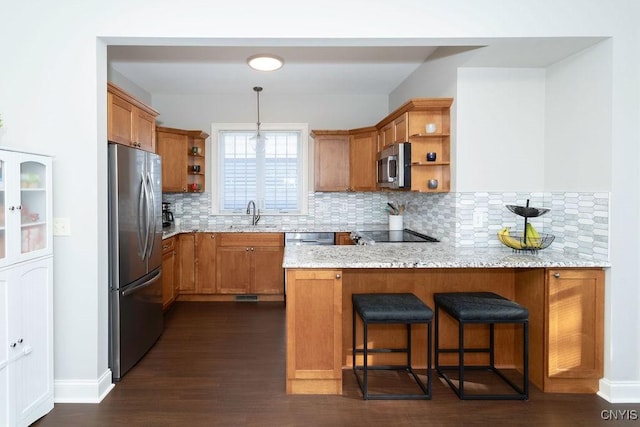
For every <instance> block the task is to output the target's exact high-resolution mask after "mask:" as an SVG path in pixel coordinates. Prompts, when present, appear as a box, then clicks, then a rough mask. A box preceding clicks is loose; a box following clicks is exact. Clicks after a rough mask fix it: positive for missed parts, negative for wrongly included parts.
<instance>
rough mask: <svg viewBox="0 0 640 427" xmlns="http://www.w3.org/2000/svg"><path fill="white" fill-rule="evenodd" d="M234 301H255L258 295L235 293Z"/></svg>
mask: <svg viewBox="0 0 640 427" xmlns="http://www.w3.org/2000/svg"><path fill="white" fill-rule="evenodd" d="M236 301H240V302H257V301H258V295H236Z"/></svg>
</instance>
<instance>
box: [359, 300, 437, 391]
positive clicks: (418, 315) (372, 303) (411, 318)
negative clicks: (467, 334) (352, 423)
mask: <svg viewBox="0 0 640 427" xmlns="http://www.w3.org/2000/svg"><path fill="white" fill-rule="evenodd" d="M351 301H352V303H353V341H352V344H353V347H352V348H353V353H352V354H353V359H352V360H353V372H354V374H355V376H356V380H357V381H358V385H359V386H360V390H361V391H362V397H363V398H364V399H431V319H433V310H431V308H430V307H429V306H427V305H426V304H425V303H423V302H422V301H421V300H420V298H418V297H417V296H415V295H414V294H411V293H382V294H353V295H352V297H351ZM356 315H358V316H360V318H361V319H362V332H363V341H362V342H363V348H357V346H356ZM381 323H387V324H394V323H395V324H404V325H406V342H407V344H406V346H405V347H402V348H382V347H377V348H370V347H369V345H370V343H369V339H368V333H369V332H368V330H369V325H370V324H381ZM417 323H425V324H426V325H427V341H426V342H427V348H426V354H427V367H426V376H427V380H426V382H425V381H423V380H421V379H420V377H419V375H418V374H417V373H416V371H415V370H414V369H413V367H412V363H411V325H412V324H417ZM373 353H403V354H406V358H407V360H406V364H401V365H380V364H376V365H371V364H370V363H369V357H370V355H371V354H373ZM356 354H362V360H363V364H362V365H357V364H356ZM372 370H395V371H404V372H406V373H408V374H409V375H410V376H411V377H412V378H413V380H414V381H415V383H416V384H417V385H418V386H419V388H420V391H421V393H420V394H408V393H404V394H401V393H398V392H397V391H396V393H395V394H391V393H375V394H372V393H369V371H372ZM359 372H362V378H360V377H361V375H359Z"/></svg>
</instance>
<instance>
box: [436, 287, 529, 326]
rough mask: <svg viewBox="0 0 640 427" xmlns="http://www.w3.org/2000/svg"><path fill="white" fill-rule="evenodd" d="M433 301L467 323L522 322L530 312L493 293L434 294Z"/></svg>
mask: <svg viewBox="0 0 640 427" xmlns="http://www.w3.org/2000/svg"><path fill="white" fill-rule="evenodd" d="M433 300H434V301H435V302H436V304H440V306H441V307H442V309H443V310H445V311H446V312H447V313H449V314H450V315H451V316H453V317H455V318H456V319H459V320H463V321H465V322H484V323H489V322H494V323H497V322H522V321H524V320H527V319H528V318H529V310H527V309H526V308H525V307H523V306H521V305H520V304H517V303H515V302H513V301H510V300H508V299H506V298H504V297H502V296H500V295H498V294H494V293H493V292H452V293H443V294H434V296H433Z"/></svg>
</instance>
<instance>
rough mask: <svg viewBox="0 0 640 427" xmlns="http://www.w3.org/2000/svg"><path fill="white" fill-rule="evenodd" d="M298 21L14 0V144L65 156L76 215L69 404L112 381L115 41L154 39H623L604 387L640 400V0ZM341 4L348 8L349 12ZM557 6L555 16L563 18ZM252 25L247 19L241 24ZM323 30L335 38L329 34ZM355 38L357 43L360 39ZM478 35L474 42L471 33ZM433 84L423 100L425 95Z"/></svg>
mask: <svg viewBox="0 0 640 427" xmlns="http://www.w3.org/2000/svg"><path fill="white" fill-rule="evenodd" d="M307 7H308V8H309V11H308V12H307V13H306V14H304V15H302V14H300V15H299V16H298V17H297V19H294V20H292V19H291V14H290V5H289V2H288V1H285V0H274V1H271V2H263V1H258V0H247V1H245V2H235V3H234V2H231V3H227V4H225V5H224V8H221V7H220V5H219V3H217V2H202V1H199V0H184V1H182V2H174V1H165V0H153V1H152V0H139V1H136V2H131V1H129V0H109V1H106V0H97V1H95V2H84V3H82V6H79V4H78V2H75V1H69V0H66V1H58V2H44V1H41V2H10V3H9V2H4V3H3V7H2V17H1V18H0V20H1V25H0V51H1V52H2V55H3V66H2V67H0V113H1V114H2V118H3V121H4V123H5V125H4V128H3V131H2V134H1V135H0V138H1V139H0V145H5V146H9V147H13V148H24V149H29V150H34V151H41V152H46V153H50V154H53V155H54V156H55V161H54V167H55V169H54V180H55V181H54V216H57V217H62V216H64V217H69V218H70V219H71V227H72V231H71V232H72V235H71V236H69V237H56V238H55V240H54V250H55V272H54V280H55V285H54V286H55V290H54V292H55V297H54V298H55V325H54V326H55V379H56V399H57V400H60V399H65V398H68V399H71V400H76V401H79V400H82V399H86V400H98V399H99V398H100V396H101V395H102V394H103V393H104V392H105V390H106V389H107V388H108V384H107V381H106V380H105V374H106V373H108V370H107V361H106V354H107V343H108V341H107V321H106V316H105V313H106V307H107V304H108V299H107V291H106V289H107V288H106V287H107V275H106V274H107V268H106V266H107V256H106V248H107V239H106V232H105V230H106V227H107V214H106V212H107V210H106V143H105V141H106V111H105V110H106V108H105V105H106V95H105V91H106V62H105V58H106V48H105V46H104V45H103V43H102V41H103V40H104V41H105V42H108V43H112V44H117V43H122V42H123V41H126V42H129V43H134V42H135V43H141V42H146V43H149V42H151V41H150V38H154V37H157V38H163V40H165V41H166V40H168V39H176V38H179V39H180V42H181V43H187V42H188V40H189V39H193V40H195V39H200V40H201V41H202V40H207V39H209V40H211V39H215V41H216V42H217V43H229V44H233V43H234V40H236V39H237V40H244V39H246V38H255V39H257V40H264V39H272V40H274V41H275V42H276V43H286V41H287V38H293V39H299V40H301V39H316V42H317V43H328V42H329V41H332V42H342V43H345V44H346V43H349V42H350V43H358V42H359V41H363V42H371V41H372V40H375V39H377V38H380V39H384V41H385V42H387V43H388V42H389V40H392V39H395V40H405V41H406V42H407V43H408V42H409V40H411V42H413V43H420V42H421V41H424V42H425V43H426V42H430V43H439V42H441V43H442V44H447V43H448V42H450V41H451V40H456V41H458V42H464V40H463V39H465V38H467V39H475V38H484V39H490V38H494V37H497V38H500V37H538V36H556V37H560V36H572V35H573V36H612V63H613V68H612V87H613V90H612V104H611V111H610V112H609V111H608V113H610V116H611V120H612V123H611V129H612V132H611V133H612V137H611V140H612V147H611V153H612V154H611V159H612V161H611V165H612V166H611V176H612V178H611V182H612V185H611V189H612V197H611V200H612V240H611V242H612V250H611V262H612V264H613V265H614V268H613V269H612V270H611V271H610V275H609V279H610V281H609V282H608V284H607V292H608V293H607V348H606V353H605V376H606V378H605V381H604V382H603V385H602V388H603V390H604V394H605V395H606V396H607V397H608V398H610V399H611V400H623V399H635V401H636V402H637V401H640V372H639V369H640V368H639V365H638V363H637V361H638V360H640V348H639V347H638V346H639V345H640V344H639V343H640V332H639V331H640V323H639V322H638V317H637V316H638V315H637V307H638V304H639V303H640V286H638V283H639V282H640V270H639V267H638V266H639V264H640V263H638V260H639V259H640V243H639V242H640V239H638V226H637V222H638V221H637V218H638V210H639V207H640V200H638V186H639V185H640V180H639V178H638V167H637V165H638V160H640V156H639V153H638V148H637V147H638V146H639V145H640V144H639V141H640V127H639V126H638V117H639V113H638V112H639V111H640V88H639V87H638V84H639V83H638V79H637V76H638V75H640V50H639V46H640V37H639V34H638V25H637V18H638V16H640V3H639V2H635V1H632V0H620V1H617V2H611V1H609V0H564V1H562V2H557V1H555V0H536V1H533V0H530V1H527V2H504V1H501V0H451V1H448V2H428V1H424V0H406V1H405V2H403V3H402V7H398V2H392V1H385V0H374V1H365V0H356V1H351V2H344V1H339V0H325V1H323V2H321V3H309V4H308V5H307ZM336 10H339V11H340V13H336V12H335V11H336ZM549 11H553V13H549ZM239 22H242V23H243V25H238V23H239ZM319 39H323V40H319ZM347 39H349V40H347ZM469 43H471V41H469ZM424 95H425V94H424V93H420V94H419V96H424Z"/></svg>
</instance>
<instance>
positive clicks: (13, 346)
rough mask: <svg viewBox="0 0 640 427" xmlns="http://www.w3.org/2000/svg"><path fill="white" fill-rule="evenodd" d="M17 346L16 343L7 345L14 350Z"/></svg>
mask: <svg viewBox="0 0 640 427" xmlns="http://www.w3.org/2000/svg"><path fill="white" fill-rule="evenodd" d="M17 345H18V343H16V342H12V343H11V344H9V347H11V348H16V346H17Z"/></svg>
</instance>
